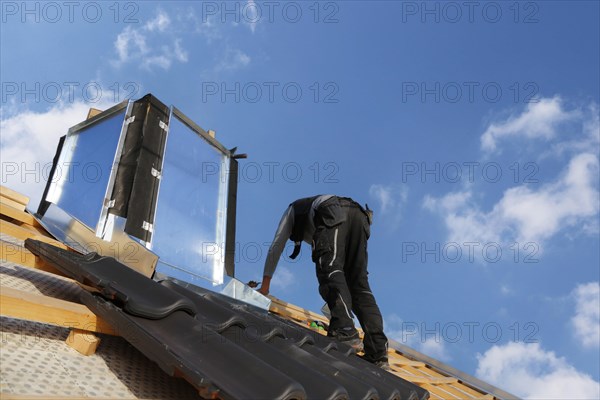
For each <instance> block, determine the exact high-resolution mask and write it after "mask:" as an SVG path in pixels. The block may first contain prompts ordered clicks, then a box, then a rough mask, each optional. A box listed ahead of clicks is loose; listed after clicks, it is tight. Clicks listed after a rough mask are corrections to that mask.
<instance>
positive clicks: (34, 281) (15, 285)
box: [0, 188, 513, 399]
mask: <svg viewBox="0 0 600 400" xmlns="http://www.w3.org/2000/svg"><path fill="white" fill-rule="evenodd" d="M3 189H4V188H3ZM3 199H4V198H3ZM7 207H8V206H7V204H6V202H2V210H1V211H2V221H0V228H1V229H0V231H1V232H2V236H1V239H2V257H1V258H2V261H1V269H0V273H1V278H2V279H1V283H2V289H3V290H2V308H1V311H2V315H3V318H2V343H1V346H2V347H1V349H2V351H1V355H2V358H1V362H0V376H1V380H0V382H1V386H0V393H1V394H2V398H156V399H158V398H182V399H186V398H195V397H198V396H197V392H195V390H194V387H193V386H192V385H189V384H187V383H185V381H184V380H182V379H175V378H171V377H169V376H168V375H167V374H164V373H162V372H161V371H160V369H159V368H158V367H157V365H156V364H154V363H152V362H151V361H150V360H148V359H147V358H146V357H145V356H144V355H142V354H141V353H140V352H139V351H137V350H136V349H135V348H134V347H132V346H131V345H129V344H128V343H127V342H126V341H124V340H123V338H121V337H118V336H109V335H105V334H99V333H94V335H95V336H96V337H98V338H100V339H101V345H100V346H99V347H98V350H97V352H96V353H95V354H92V355H89V356H83V355H80V354H79V353H77V352H76V351H75V350H73V348H71V347H70V346H72V343H67V342H65V339H66V338H67V336H68V335H69V332H71V333H72V332H73V331H74V330H75V328H85V329H86V330H90V331H95V332H98V331H101V332H102V331H103V330H102V328H104V327H106V326H107V325H105V324H106V321H103V320H102V319H101V318H98V317H96V316H94V315H93V314H91V312H89V310H88V309H87V308H86V307H85V306H83V305H81V304H78V303H77V302H78V298H79V295H80V293H81V289H80V288H79V287H78V286H77V285H76V284H75V283H74V282H73V281H71V280H70V279H67V278H64V277H61V276H59V275H57V274H55V273H48V272H44V271H41V270H40V269H45V270H50V271H53V272H58V271H56V270H53V269H52V267H50V266H49V265H47V264H45V263H43V262H42V261H41V260H39V259H38V258H37V257H34V256H33V255H32V254H31V253H29V252H28V251H27V250H26V249H24V248H23V247H22V243H23V239H25V238H27V237H35V238H37V239H40V238H42V239H43V240H46V241H49V242H52V239H51V238H48V237H47V236H46V234H45V233H44V231H43V229H41V227H39V226H36V224H35V221H34V220H33V219H32V218H29V217H30V216H28V214H27V213H26V212H23V211H20V212H19V210H16V209H8V208H7ZM55 244H56V243H55ZM5 289H6V290H5ZM9 289H10V291H9ZM29 296H32V297H29ZM36 296H37V297H36ZM204 297H205V298H206V297H207V296H204ZM217 297H219V296H217ZM208 298H209V299H211V298H212V300H210V301H211V302H213V303H216V304H217V305H219V301H218V300H217V301H215V296H214V295H210V294H208ZM53 301H60V302H62V303H60V304H58V305H57V306H56V307H58V309H59V311H60V310H64V309H65V308H64V307H66V306H67V305H68V307H67V308H68V310H69V311H72V310H71V308H70V307H72V306H77V307H82V308H81V309H79V308H76V307H75V309H74V310H73V311H72V312H73V313H72V314H68V315H67V314H65V315H63V314H60V312H59V313H58V314H50V313H46V312H39V313H35V312H33V311H32V309H33V310H36V307H40V310H48V309H49V310H50V311H51V312H52V313H53V312H54V308H53V307H55V306H54V303H53ZM20 302H23V304H27V305H28V307H19V306H18V305H19V304H20ZM30 304H33V305H34V307H31V306H30ZM50 304H51V305H50ZM232 304H233V303H232ZM15 305H16V306H15ZM71 305H72V306H71ZM219 306H222V304H220V305H219ZM271 312H272V314H274V315H278V316H280V317H282V318H283V319H280V321H278V323H281V324H284V325H285V324H290V321H293V322H295V323H296V324H299V325H304V326H306V323H307V321H312V320H322V321H326V319H325V318H324V317H323V316H321V315H319V314H315V313H312V312H310V311H307V310H305V309H302V308H300V307H297V306H294V305H291V304H288V303H285V302H284V301H281V300H279V299H275V298H274V299H273V303H272V307H271ZM244 315H246V314H244ZM15 318H18V319H15ZM69 318H70V321H69ZM78 318H85V319H82V320H79V319H78ZM244 318H246V317H242V319H244ZM271 318H272V317H271ZM35 321H38V322H35ZM78 321H89V322H85V323H86V324H87V325H85V326H82V325H81V324H82V322H78ZM232 326H236V325H235V324H233V325H232ZM282 326H283V325H282ZM282 329H283V328H282ZM113 333H114V332H113ZM319 333H321V332H319ZM69 337H70V335H69ZM90 337H92V338H93V336H91V335H90ZM312 337H313V338H314V340H315V343H316V342H318V341H319V339H318V338H316V336H315V335H313V336H312ZM67 341H68V340H67ZM323 343H324V342H323ZM314 347H315V348H317V350H318V346H314ZM392 347H396V348H390V352H389V356H390V364H391V367H392V369H393V373H394V374H395V375H397V376H399V377H402V378H404V379H407V380H409V381H412V382H414V383H415V384H416V385H418V386H420V387H422V388H424V389H426V390H428V391H429V393H430V396H431V398H447V399H465V398H488V399H493V398H507V397H513V396H510V395H509V394H507V393H505V392H503V391H501V390H499V389H497V388H494V387H492V386H490V385H487V384H485V383H484V382H480V381H477V380H476V379H475V378H472V377H469V376H468V375H466V374H464V373H461V372H460V371H456V370H453V369H452V368H450V367H448V366H445V365H443V364H441V363H439V362H437V361H435V360H432V359H430V358H429V357H426V356H424V355H422V354H419V353H417V352H415V351H414V350H412V349H409V348H406V347H404V346H401V345H398V344H396V346H392ZM342 357H346V356H345V355H342ZM331 361H332V360H331V359H329V360H326V361H323V363H324V364H327V363H328V362H331ZM358 361H361V360H358ZM361 362H362V361H361ZM233 368H235V367H233ZM448 371H450V372H451V373H449V372H448ZM342 386H343V385H342ZM40 388H43V389H42V390H41V392H40ZM23 396H24V397H23ZM36 396H37V397H36Z"/></svg>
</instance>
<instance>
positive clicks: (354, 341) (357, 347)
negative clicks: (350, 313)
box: [327, 330, 364, 354]
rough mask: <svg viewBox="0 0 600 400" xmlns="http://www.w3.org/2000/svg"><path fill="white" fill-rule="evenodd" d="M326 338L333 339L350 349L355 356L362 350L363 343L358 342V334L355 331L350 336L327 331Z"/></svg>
mask: <svg viewBox="0 0 600 400" xmlns="http://www.w3.org/2000/svg"><path fill="white" fill-rule="evenodd" d="M327 336H329V337H332V338H334V339H335V340H336V341H338V342H340V343H343V344H345V345H347V346H350V347H352V349H353V350H354V353H355V354H356V353H360V352H361V351H363V349H364V345H363V342H362V340H360V337H359V336H358V332H357V331H356V330H354V333H353V334H351V335H344V334H340V333H338V332H335V331H329V332H328V334H327Z"/></svg>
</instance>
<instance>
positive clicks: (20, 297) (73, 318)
mask: <svg viewBox="0 0 600 400" xmlns="http://www.w3.org/2000/svg"><path fill="white" fill-rule="evenodd" d="M0 313H1V315H3V316H6V317H11V318H17V319H24V320H29V321H35V322H41V323H44V324H50V325H56V326H61V327H63V328H77V329H81V330H85V331H90V332H100V333H106V334H109V335H116V333H115V331H114V330H113V329H112V327H111V326H110V325H109V324H108V323H107V322H106V321H104V320H103V319H101V318H99V317H97V316H96V315H95V314H94V313H93V312H92V311H91V310H90V309H89V308H87V307H86V306H84V305H83V304H77V303H73V302H70V301H65V300H60V299H56V298H54V297H49V296H44V295H41V294H34V293H28V292H24V291H22V290H18V289H14V288H10V287H6V286H1V287H0Z"/></svg>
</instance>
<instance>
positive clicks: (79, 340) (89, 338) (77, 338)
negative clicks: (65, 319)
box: [66, 329, 100, 356]
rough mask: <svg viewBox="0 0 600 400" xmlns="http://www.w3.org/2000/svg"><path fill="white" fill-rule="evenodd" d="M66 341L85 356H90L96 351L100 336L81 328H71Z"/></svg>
mask: <svg viewBox="0 0 600 400" xmlns="http://www.w3.org/2000/svg"><path fill="white" fill-rule="evenodd" d="M66 343H67V346H69V347H71V348H73V349H75V350H76V351H78V352H79V353H81V354H83V355H84V356H89V355H92V354H94V353H95V352H96V349H97V348H98V345H99V344H100V338H98V337H97V336H95V335H93V334H91V333H89V332H87V331H83V330H81V329H71V332H69V336H68V337H67V340H66Z"/></svg>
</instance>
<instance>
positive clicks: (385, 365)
mask: <svg viewBox="0 0 600 400" xmlns="http://www.w3.org/2000/svg"><path fill="white" fill-rule="evenodd" d="M361 358H362V359H363V360H365V361H368V362H370V363H371V364H373V365H375V366H376V367H379V368H381V369H382V370H384V371H387V372H392V368H390V363H389V362H388V358H387V356H383V357H380V358H378V359H373V358H372V357H370V356H367V355H364V356H362V357H361Z"/></svg>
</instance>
